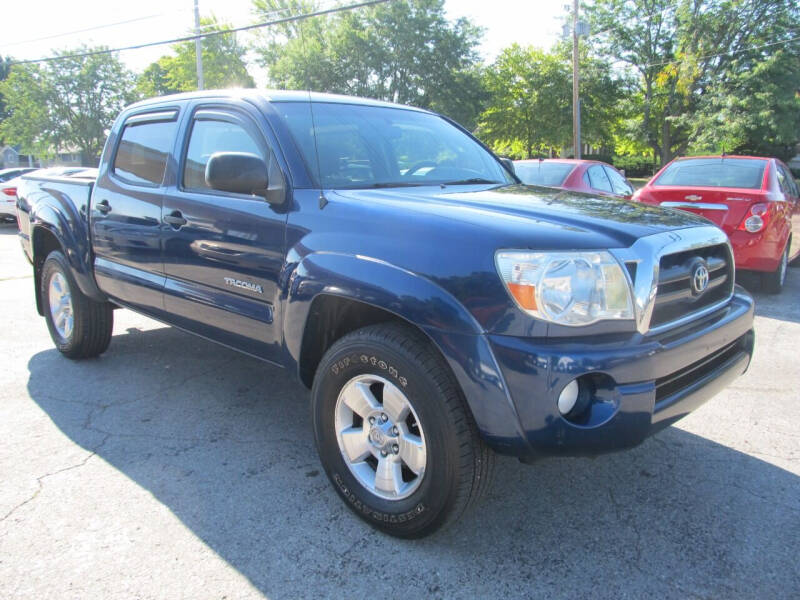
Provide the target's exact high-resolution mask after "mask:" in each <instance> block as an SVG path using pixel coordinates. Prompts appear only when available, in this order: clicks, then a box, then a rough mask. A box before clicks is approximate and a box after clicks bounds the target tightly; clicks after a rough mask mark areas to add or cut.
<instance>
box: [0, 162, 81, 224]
mask: <svg viewBox="0 0 800 600" xmlns="http://www.w3.org/2000/svg"><path fill="white" fill-rule="evenodd" d="M23 170H24V171H25V173H24V175H27V174H28V173H31V172H33V171H37V173H36V174H37V175H49V176H52V177H68V176H71V175H75V174H77V173H83V172H84V171H91V170H92V169H90V168H88V167H52V168H50V169H23ZM95 170H96V169H95ZM21 179H22V175H18V176H17V177H14V178H13V179H9V180H8V181H5V182H2V183H0V221H8V222H11V221H16V220H17V185H19V182H20V180H21Z"/></svg>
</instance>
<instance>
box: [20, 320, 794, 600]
mask: <svg viewBox="0 0 800 600" xmlns="http://www.w3.org/2000/svg"><path fill="white" fill-rule="evenodd" d="M28 367H29V371H30V379H29V384H28V389H29V392H30V396H31V398H33V399H34V401H35V402H36V403H37V404H38V405H39V406H40V407H41V408H42V409H43V410H44V411H45V412H46V413H47V414H48V415H49V417H50V418H51V419H52V421H53V422H54V423H55V424H56V425H57V426H58V427H59V428H60V429H61V430H62V431H63V432H64V433H65V434H66V435H67V436H69V437H70V438H71V439H72V440H74V441H75V442H76V443H77V444H79V445H81V446H82V447H84V448H86V449H87V450H94V451H96V453H97V455H98V456H99V457H100V458H101V459H102V460H104V461H106V462H107V463H109V464H110V465H112V466H113V467H115V468H116V469H118V470H119V471H120V472H121V473H123V474H124V475H125V476H127V477H129V478H130V479H131V480H132V481H134V482H135V483H136V484H137V485H139V486H141V487H143V488H145V489H146V490H148V491H149V492H150V493H152V494H153V496H154V497H155V498H157V499H158V501H159V502H161V503H163V504H164V505H165V506H166V507H168V508H169V510H170V511H172V513H174V515H176V516H177V517H178V518H179V519H180V520H181V521H182V522H183V523H184V524H185V525H186V527H188V528H189V529H190V530H191V531H192V532H193V533H194V534H195V535H196V536H198V537H199V538H200V539H202V540H203V541H204V543H206V544H207V545H208V546H209V547H210V548H211V549H213V550H214V552H216V553H217V554H218V555H219V556H221V557H222V558H223V559H224V560H226V561H227V562H228V563H229V564H230V565H232V566H233V567H234V568H235V569H237V570H238V571H239V572H240V573H242V574H243V575H244V576H246V577H247V578H248V579H249V580H250V581H251V582H252V584H253V585H254V586H256V588H258V589H259V590H260V591H261V592H262V593H264V594H265V595H267V596H268V597H269V598H271V599H273V600H277V599H282V598H291V597H297V595H298V580H300V579H304V580H307V578H312V580H313V581H315V582H316V583H315V586H314V587H316V588H317V589H318V590H319V592H320V595H322V596H325V595H329V596H333V597H343V596H352V597H362V596H369V595H370V594H371V593H372V592H373V591H374V589H375V585H376V583H375V582H376V581H379V582H380V586H381V588H385V589H386V590H388V591H387V592H386V593H387V594H388V596H389V597H396V596H400V595H404V596H407V595H409V594H412V595H420V596H421V597H426V598H428V597H487V596H494V597H496V596H505V597H519V596H528V597H529V596H531V595H542V594H545V593H547V595H548V596H550V595H554V596H559V597H590V596H591V597H623V596H624V597H645V596H647V595H650V594H653V595H655V594H658V597H663V596H665V595H669V596H674V597H675V596H677V597H695V596H697V597H717V598H723V597H725V598H733V597H743V596H750V597H768V598H778V597H787V596H791V595H793V593H794V592H797V591H798V589H800V588H799V587H798V586H800V561H798V560H797V541H798V540H800V478H798V477H797V476H796V475H794V474H792V473H790V472H788V471H786V470H783V469H781V468H778V467H776V466H773V465H771V464H769V463H767V462H764V461H762V460H758V459H756V458H753V457H752V456H749V455H747V454H744V453H741V452H738V451H736V450H732V449H731V448H727V447H725V446H722V445H719V444H716V443H714V442H712V441H710V440H708V439H705V438H702V437H699V436H696V435H693V434H690V433H687V432H685V431H683V430H680V429H677V428H674V427H673V428H669V429H667V430H665V431H663V432H661V433H660V434H659V435H658V436H656V437H655V438H652V439H650V440H648V441H647V442H645V443H644V444H643V445H642V446H640V447H638V448H636V449H634V450H631V451H629V452H626V453H622V454H615V455H607V456H603V457H599V458H597V459H594V460H591V459H552V460H548V461H543V462H541V463H540V464H538V465H535V466H532V467H528V466H523V465H521V464H519V463H518V462H516V461H515V460H512V459H501V460H500V464H499V465H498V473H497V477H496V479H495V482H494V486H493V491H492V492H491V494H490V496H489V498H487V499H486V500H485V501H484V503H483V504H482V505H480V506H479V507H478V508H477V510H474V511H473V512H471V513H470V514H468V515H467V516H465V517H464V518H463V519H462V521H460V522H459V523H458V524H457V525H455V526H454V527H452V528H451V529H449V530H447V531H445V532H442V533H440V534H437V535H434V536H433V537H431V538H427V539H424V540H420V541H415V542H407V541H399V540H394V539H392V538H389V537H387V536H384V535H382V534H379V533H377V532H375V531H373V530H372V529H370V528H369V527H368V526H366V525H364V524H362V523H361V522H360V521H359V520H358V519H356V517H355V516H353V515H352V514H351V513H350V512H349V511H348V510H347V509H346V508H345V507H344V505H343V504H342V503H341V502H340V500H339V499H338V497H337V496H336V495H335V493H334V491H333V489H332V488H331V487H330V485H329V483H328V481H327V479H326V477H325V475H324V473H323V472H322V470H321V467H320V465H319V462H318V460H317V457H316V451H315V448H314V443H313V438H312V434H311V429H310V420H309V409H308V392H307V391H306V390H305V389H304V388H302V387H300V385H299V384H295V383H292V382H291V381H290V378H289V377H288V374H287V373H285V372H283V371H281V370H280V369H277V368H273V367H270V366H268V365H265V364H263V363H260V362H258V361H256V360H254V359H251V358H248V357H246V356H242V355H239V354H237V353H235V352H233V351H230V350H227V349H224V348H221V347H218V346H216V345H213V344H211V343H209V342H206V341H203V340H200V339H197V338H194V337H192V336H189V335H188V334H184V333H182V332H180V331H177V330H174V329H171V328H163V329H155V330H148V331H140V330H137V329H130V330H128V332H126V333H124V334H121V335H116V336H115V337H114V339H113V342H112V345H111V348H110V349H109V352H108V353H107V354H106V355H104V356H102V357H101V358H99V359H94V360H89V361H83V362H71V361H68V360H66V359H64V358H62V357H61V356H60V355H59V354H58V352H56V351H55V350H50V351H45V352H41V353H39V354H36V355H35V356H33V357H32V358H31V360H30V362H29V365H28ZM306 585H307V581H306ZM792 590H793V591H794V592H792ZM395 592H396V593H395Z"/></svg>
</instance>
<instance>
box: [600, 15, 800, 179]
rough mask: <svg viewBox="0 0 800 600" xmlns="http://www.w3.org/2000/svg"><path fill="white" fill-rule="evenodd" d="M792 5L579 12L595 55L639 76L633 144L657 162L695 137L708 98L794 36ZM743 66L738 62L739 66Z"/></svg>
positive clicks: (795, 17)
mask: <svg viewBox="0 0 800 600" xmlns="http://www.w3.org/2000/svg"><path fill="white" fill-rule="evenodd" d="M798 10H800V9H798V6H797V4H796V2H794V1H793V0H759V1H755V0H679V1H678V2H674V0H595V1H594V2H593V3H592V4H590V5H589V6H587V7H586V12H587V15H588V18H589V21H590V23H591V25H592V30H593V31H597V32H598V33H597V34H596V36H595V37H594V38H593V40H594V41H593V46H594V50H595V51H596V52H597V53H599V55H600V56H601V57H605V58H606V59H607V60H614V61H620V62H622V63H624V64H627V65H628V66H629V67H630V68H631V69H632V70H633V71H634V72H635V73H636V74H637V76H638V81H639V84H638V90H637V93H636V94H637V96H638V99H637V102H638V104H639V105H640V106H641V114H640V118H639V124H640V127H639V131H640V136H641V137H640V139H641V141H643V142H644V143H646V144H647V145H648V146H649V147H650V148H651V149H652V151H653V154H654V156H655V157H657V158H658V160H659V161H660V162H661V163H662V164H663V163H666V162H667V161H669V160H671V159H672V158H673V157H674V156H676V155H678V154H683V153H685V152H686V151H687V150H688V149H689V147H690V146H691V145H692V144H693V143H694V141H695V140H697V139H698V138H699V137H700V136H701V135H702V130H701V129H700V128H699V124H700V121H699V120H698V118H697V116H698V111H699V110H700V108H701V106H702V105H703V104H704V103H705V102H706V98H705V97H706V96H707V95H708V94H709V93H715V92H713V90H719V89H720V88H719V86H720V85H721V84H725V82H726V80H728V79H730V78H735V75H736V73H737V71H736V68H737V62H736V61H740V60H741V59H743V58H744V57H748V59H749V61H750V62H749V65H750V67H751V68H752V67H753V66H754V65H755V64H756V63H758V62H760V61H763V60H767V59H768V58H769V56H771V54H772V53H773V52H774V50H775V47H776V45H777V44H780V43H781V41H782V40H783V41H785V42H786V43H790V42H789V40H791V39H792V37H796V30H797V28H798V25H800V21H798ZM742 64H743V63H741V62H740V63H738V68H741V67H742Z"/></svg>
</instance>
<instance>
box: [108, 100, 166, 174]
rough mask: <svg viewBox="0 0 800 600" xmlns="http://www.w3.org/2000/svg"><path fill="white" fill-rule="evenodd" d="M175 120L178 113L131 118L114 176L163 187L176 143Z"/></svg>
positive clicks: (121, 141)
mask: <svg viewBox="0 0 800 600" xmlns="http://www.w3.org/2000/svg"><path fill="white" fill-rule="evenodd" d="M176 117H177V111H168V112H159V113H151V114H143V115H135V116H133V117H130V118H129V119H128V120H127V121H126V123H125V126H124V127H123V129H122V133H121V134H120V141H119V144H118V145H117V151H116V153H115V155H114V162H113V165H112V168H111V170H112V172H113V173H114V175H116V176H117V177H119V178H120V179H122V180H123V181H125V182H127V183H132V184H135V185H145V186H158V185H161V182H162V181H163V179H164V172H165V170H166V166H167V159H168V158H169V154H170V151H171V150H172V147H173V145H174V143H175V134H176V130H177V120H176Z"/></svg>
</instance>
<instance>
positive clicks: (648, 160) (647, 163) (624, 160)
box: [606, 155, 658, 177]
mask: <svg viewBox="0 0 800 600" xmlns="http://www.w3.org/2000/svg"><path fill="white" fill-rule="evenodd" d="M606 162H610V163H611V164H612V165H614V166H615V167H617V168H618V169H620V170H622V171H625V175H626V176H627V177H651V176H652V175H653V174H654V173H655V172H656V170H657V169H658V166H657V165H656V163H655V162H653V157H652V156H642V155H616V156H614V157H613V158H612V159H611V160H610V161H606Z"/></svg>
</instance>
